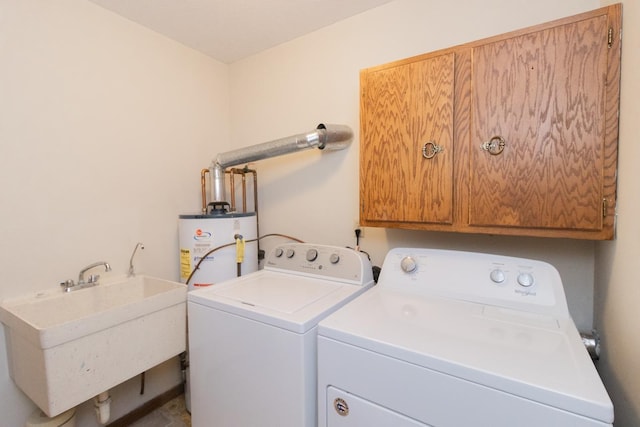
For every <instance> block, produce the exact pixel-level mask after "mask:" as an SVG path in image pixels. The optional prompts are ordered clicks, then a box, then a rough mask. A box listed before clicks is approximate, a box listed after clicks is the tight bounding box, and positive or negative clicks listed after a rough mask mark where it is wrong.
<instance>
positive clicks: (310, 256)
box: [307, 249, 318, 262]
mask: <svg viewBox="0 0 640 427" xmlns="http://www.w3.org/2000/svg"><path fill="white" fill-rule="evenodd" d="M316 258H318V250H317V249H309V250H308V251H307V261H309V262H311V261H315V260H316Z"/></svg>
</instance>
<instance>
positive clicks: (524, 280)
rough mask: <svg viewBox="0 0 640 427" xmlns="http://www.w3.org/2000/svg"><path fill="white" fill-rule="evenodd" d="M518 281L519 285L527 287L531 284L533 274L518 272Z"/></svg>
mask: <svg viewBox="0 0 640 427" xmlns="http://www.w3.org/2000/svg"><path fill="white" fill-rule="evenodd" d="M518 283H519V284H520V286H524V287H525V288H528V287H529V286H531V285H533V275H532V274H531V273H520V274H518Z"/></svg>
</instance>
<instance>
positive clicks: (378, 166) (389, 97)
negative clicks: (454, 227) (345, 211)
mask: <svg viewBox="0 0 640 427" xmlns="http://www.w3.org/2000/svg"><path fill="white" fill-rule="evenodd" d="M362 87H363V90H362V105H363V106H364V108H362V110H361V111H362V116H361V120H362V134H363V135H364V138H365V139H366V141H367V142H366V149H363V150H362V151H361V154H362V155H361V165H362V166H361V178H360V179H361V183H360V184H361V186H360V189H361V191H360V194H361V204H362V205H363V206H367V210H365V211H363V214H364V217H365V219H375V220H378V221H391V222H403V221H415V222H422V223H444V224H452V222H453V176H452V174H453V151H452V142H453V54H452V53H451V54H446V55H441V56H436V57H434V58H429V59H426V60H422V61H418V62H410V63H406V64H399V65H394V66H391V67H389V68H382V69H379V70H375V71H370V72H367V73H364V74H363V76H362Z"/></svg>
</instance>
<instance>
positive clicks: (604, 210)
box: [602, 199, 607, 218]
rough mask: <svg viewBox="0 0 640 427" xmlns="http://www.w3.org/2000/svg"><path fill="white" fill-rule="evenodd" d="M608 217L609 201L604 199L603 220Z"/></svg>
mask: <svg viewBox="0 0 640 427" xmlns="http://www.w3.org/2000/svg"><path fill="white" fill-rule="evenodd" d="M606 217H607V199H602V218H606Z"/></svg>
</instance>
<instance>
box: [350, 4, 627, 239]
mask: <svg viewBox="0 0 640 427" xmlns="http://www.w3.org/2000/svg"><path fill="white" fill-rule="evenodd" d="M620 34H621V6H620V5H614V6H609V7H606V8H601V9H598V10H595V11H592V12H587V13H583V14H580V15H576V16H573V17H569V18H564V19H561V20H558V21H554V22H551V23H547V24H542V25H538V26H535V27H531V28H527V29H523V30H519V31H515V32H512V33H508V34H504V35H500V36H496V37H492V38H490V39H485V40H480V41H477V42H473V43H468V44H465V45H462V46H457V47H453V48H450V49H444V50H442V51H438V52H433V53H429V54H425V55H420V56H417V57H414V58H408V59H405V60H402V61H397V62H394V63H391V64H386V65H382V66H379V67H374V68H370V69H366V70H363V71H362V72H361V76H360V78H361V154H360V160H361V164H360V220H361V223H362V224H363V225H365V226H383V227H399V228H412V229H426V230H448V231H456V232H467V233H487V234H508V235H530V236H544V237H571V238H581V239H594V240H595V239H611V238H613V237H614V224H615V205H616V178H615V176H616V168H617V144H618V107H619V90H620V86H619V85H620ZM436 146H437V147H439V148H438V149H440V150H441V151H439V152H437V153H436V154H435V155H433V156H432V158H430V159H427V158H425V155H424V153H423V148H424V149H425V150H426V152H427V154H429V155H430V154H432V150H433V148H434V147H436Z"/></svg>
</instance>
